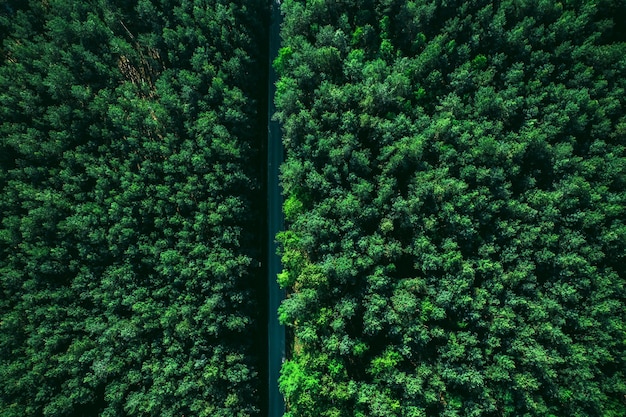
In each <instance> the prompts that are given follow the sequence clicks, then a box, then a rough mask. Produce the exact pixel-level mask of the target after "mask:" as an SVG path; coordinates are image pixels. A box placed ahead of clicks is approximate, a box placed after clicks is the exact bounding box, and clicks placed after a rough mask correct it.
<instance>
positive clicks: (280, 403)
mask: <svg viewBox="0 0 626 417" xmlns="http://www.w3.org/2000/svg"><path fill="white" fill-rule="evenodd" d="M279 5H280V0H274V1H273V2H272V11H271V21H270V36H269V43H270V44H269V66H270V67H269V77H268V82H269V86H268V103H267V104H268V106H267V113H268V114H267V118H268V132H267V140H268V143H267V164H268V167H267V225H268V233H267V238H268V242H267V247H268V255H267V256H268V259H267V265H268V267H267V271H268V280H267V282H268V286H269V288H268V294H269V295H268V297H269V300H268V308H269V312H268V325H267V343H268V346H267V348H268V349H267V352H268V384H269V387H268V396H269V398H268V417H281V416H282V415H283V414H284V413H285V401H284V399H283V396H282V394H281V393H280V391H279V390H278V377H279V375H280V368H281V365H282V363H283V361H284V359H285V327H284V326H281V325H280V324H279V322H278V306H279V305H280V302H281V301H282V299H283V298H284V297H285V294H284V291H283V290H281V289H280V287H279V286H278V284H277V283H276V276H277V275H278V273H280V271H281V269H282V266H281V263H280V257H279V256H278V255H276V249H277V245H276V240H275V237H276V233H278V232H279V231H280V230H282V229H283V225H284V221H283V211H282V194H281V188H280V184H279V181H278V174H279V168H280V164H281V162H282V161H283V146H282V138H281V132H280V126H279V124H278V122H276V121H273V120H272V115H273V114H274V112H275V111H276V108H275V107H274V94H275V93H276V86H275V83H276V73H275V71H274V68H273V67H272V65H271V64H272V62H273V61H274V59H275V58H276V57H277V56H278V49H279V48H280V21H281V15H280V10H279Z"/></svg>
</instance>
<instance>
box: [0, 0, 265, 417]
mask: <svg viewBox="0 0 626 417" xmlns="http://www.w3.org/2000/svg"><path fill="white" fill-rule="evenodd" d="M266 15H267V4H266V2H264V1H255V0H249V1H239V2H224V1H209V0H207V1H204V0H193V1H191V0H190V1H182V2H181V1H169V0H141V1H137V2H128V1H111V0H94V1H68V0H47V1H39V0H32V1H8V2H3V3H2V4H1V5H0V34H1V35H0V36H1V37H2V43H1V46H0V48H1V49H0V60H1V61H0V141H1V142H0V146H1V148H0V158H2V159H1V161H0V163H1V164H2V169H1V170H0V187H1V191H0V210H1V211H2V220H1V227H0V251H1V253H0V274H1V277H2V278H1V282H2V284H1V291H2V294H1V296H0V312H1V317H0V381H2V382H0V414H1V415H2V416H3V417H10V416H19V417H24V416H72V417H74V416H96V415H100V416H124V415H129V416H130V415H133V416H139V415H141V416H148V415H150V416H182V415H187V416H210V417H214V416H224V417H232V416H251V415H259V410H260V407H261V405H260V404H261V399H260V398H259V397H260V394H259V393H260V392H262V390H263V389H264V388H263V382H262V381H261V380H260V378H259V372H260V369H259V368H260V364H261V363H262V361H263V360H264V358H262V357H259V353H260V352H259V351H258V349H257V347H256V346H255V345H254V342H255V337H259V336H262V335H258V333H259V332H263V331H264V328H263V322H261V323H259V316H258V314H257V310H258V303H259V302H261V301H262V300H258V299H257V298H258V296H259V292H258V288H264V281H263V282H260V283H259V276H260V274H259V268H258V265H259V263H260V260H261V259H262V258H261V253H260V242H261V238H260V236H261V234H262V232H263V231H262V229H261V228H260V227H259V226H258V218H259V217H260V216H262V213H263V210H264V207H263V206H262V205H260V204H259V203H258V201H259V200H260V201H262V198H263V196H261V195H260V193H261V191H262V183H261V182H259V180H258V178H259V177H260V172H262V170H263V165H262V161H261V159H262V157H263V156H262V155H261V148H262V147H261V144H263V143H264V141H265V133H264V125H265V121H264V120H265V113H264V106H265V105H266V104H265V102H266V101H265V100H266V92H265V76H264V72H263V71H259V68H263V67H265V66H266V56H265V53H264V50H265V48H266V46H265V38H266V34H265V30H266V29H265V22H264V20H263V19H264V16H266ZM260 86H261V87H260ZM261 279H262V278H261Z"/></svg>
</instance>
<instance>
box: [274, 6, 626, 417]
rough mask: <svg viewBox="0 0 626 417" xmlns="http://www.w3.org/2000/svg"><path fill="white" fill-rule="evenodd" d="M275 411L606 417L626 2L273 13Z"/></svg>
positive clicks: (618, 281) (621, 185)
mask: <svg viewBox="0 0 626 417" xmlns="http://www.w3.org/2000/svg"><path fill="white" fill-rule="evenodd" d="M282 4H283V12H284V26H283V29H282V37H283V42H284V45H283V49H282V50H281V54H280V56H279V59H278V60H277V61H276V63H275V66H276V68H277V70H278V71H279V72H280V75H281V77H280V80H279V81H278V93H277V96H276V102H277V106H278V108H279V114H278V118H279V120H280V121H281V122H282V124H283V127H284V143H285V146H286V149H287V151H286V152H287V154H286V162H285V164H284V166H283V170H282V178H283V184H284V188H285V193H286V195H285V198H286V201H285V206H284V211H285V215H286V218H287V220H288V222H289V225H288V227H287V230H286V231H285V232H283V233H282V234H281V235H280V240H281V242H282V245H283V263H284V271H283V273H282V274H281V275H280V277H279V280H280V282H281V283H282V285H283V286H284V287H285V288H287V289H289V290H290V291H291V294H290V296H289V298H288V299H287V300H286V301H285V302H284V303H283V305H282V308H281V310H280V314H281V318H282V320H283V321H284V323H286V324H288V325H289V326H290V327H291V329H292V332H293V334H294V345H293V357H292V358H291V359H290V360H289V361H288V362H287V363H286V364H285V365H284V367H283V376H282V381H281V388H282V391H283V392H284V394H285V396H286V401H287V404H288V409H289V412H288V414H287V415H288V416H329V417H330V416H402V417H416V416H566V415H567V416H581V417H582V416H615V417H617V416H622V415H624V414H626V397H625V396H624V395H625V394H626V380H625V379H624V377H625V375H624V369H626V368H625V366H626V363H625V359H626V357H625V349H624V348H625V346H624V345H625V343H626V337H625V336H626V328H625V327H624V322H625V319H626V315H625V306H624V301H625V300H624V296H625V290H626V289H625V286H624V283H625V278H626V276H625V272H624V264H625V262H626V259H625V253H626V247H625V245H626V226H625V225H624V220H625V207H626V192H625V191H626V188H625V186H626V176H625V170H626V159H625V152H624V146H625V144H626V143H625V137H626V136H625V134H626V116H625V111H624V104H625V103H624V96H625V91H624V89H625V87H626V78H625V76H626V59H625V57H626V43H625V40H626V39H625V35H626V32H624V30H623V28H624V27H625V26H626V20H625V13H626V8H625V5H624V3H623V2H619V1H610V0H607V1H594V2H590V1H565V2H552V1H535V0H527V1H517V0H510V1H497V2H490V1H447V2H442V1H394V0H384V1H382V0H381V1H374V0H366V1H324V0H318V1H295V0H285V1H283V2H282Z"/></svg>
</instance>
